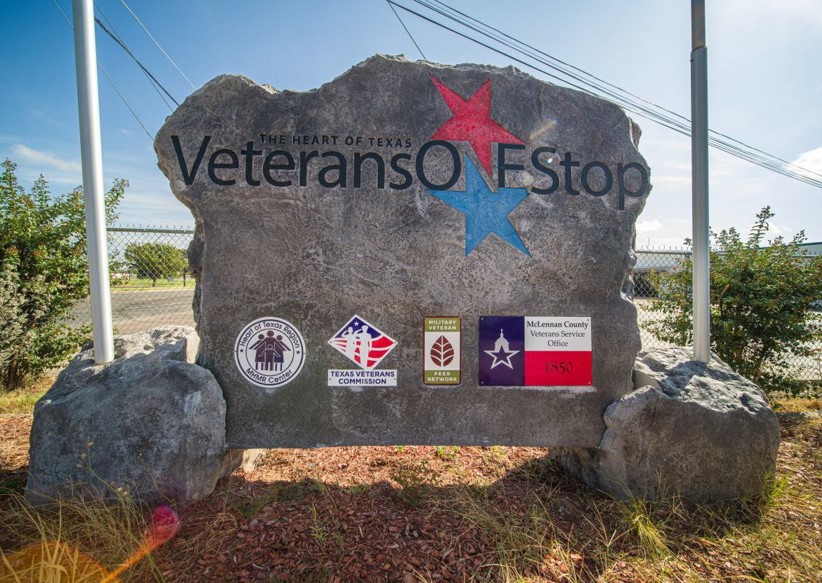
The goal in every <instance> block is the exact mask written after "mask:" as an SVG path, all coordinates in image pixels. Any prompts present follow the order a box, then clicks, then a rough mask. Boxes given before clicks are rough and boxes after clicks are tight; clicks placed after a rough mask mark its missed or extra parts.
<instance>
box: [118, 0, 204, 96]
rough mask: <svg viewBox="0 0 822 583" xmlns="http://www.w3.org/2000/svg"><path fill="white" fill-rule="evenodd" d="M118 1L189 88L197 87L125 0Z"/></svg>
mask: <svg viewBox="0 0 822 583" xmlns="http://www.w3.org/2000/svg"><path fill="white" fill-rule="evenodd" d="M120 3H122V5H123V6H125V7H126V10H128V11H129V13H130V14H131V15H132V16H133V17H134V20H136V21H137V24H139V25H140V27H141V28H142V29H143V30H144V31H145V33H146V34H147V35H148V38H150V39H151V41H152V42H153V43H154V44H155V45H156V46H157V48H158V49H160V52H161V53H163V54H164V55H165V57H166V59H168V61H169V62H170V63H171V64H172V65H174V68H175V69H177V72H178V73H180V75H182V76H183V79H185V80H186V81H187V82H188V84H189V85H190V86H191V88H192V89H197V88H196V87H195V86H194V83H192V82H191V80H190V79H189V78H188V77H186V74H185V73H183V70H182V69H180V67H178V66H177V63H175V62H174V59H172V58H171V57H170V56H169V54H168V53H167V52H166V51H165V49H163V47H161V46H160V43H159V42H157V39H156V38H154V36H153V35H152V34H151V33H150V32H149V31H148V28H146V25H145V24H143V21H142V20H140V19H139V18H138V17H137V15H136V14H134V11H133V10H132V9H131V7H130V6H129V5H128V4H126V0H120Z"/></svg>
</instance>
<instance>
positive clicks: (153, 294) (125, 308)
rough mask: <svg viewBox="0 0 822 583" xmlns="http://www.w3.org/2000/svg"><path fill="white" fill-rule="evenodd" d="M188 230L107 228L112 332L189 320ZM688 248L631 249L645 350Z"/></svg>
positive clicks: (804, 377) (811, 374)
mask: <svg viewBox="0 0 822 583" xmlns="http://www.w3.org/2000/svg"><path fill="white" fill-rule="evenodd" d="M193 235H194V231H193V230H190V229H169V228H138V227H114V228H109V230H108V245H109V258H110V259H109V261H110V263H109V271H110V273H111V280H112V287H111V308H112V317H113V320H114V330H115V333H116V334H131V333H134V332H145V331H147V330H150V329H152V328H154V327H156V326H160V325H163V324H177V325H185V326H193V325H194V317H193V313H192V308H191V303H192V300H193V297H194V280H193V279H192V277H191V274H190V273H189V272H188V270H187V267H188V262H187V260H186V249H187V248H188V244H189V243H190V242H191V238H192V236H193ZM688 254H689V251H687V250H684V249H638V250H637V252H636V256H637V261H636V265H635V266H634V273H633V275H634V294H633V295H634V298H633V299H634V303H635V304H636V306H637V319H638V321H639V329H640V335H641V337H642V346H643V349H645V350H648V349H653V348H658V347H663V346H666V343H664V342H662V341H661V340H659V339H657V338H656V337H654V336H653V335H652V334H651V333H650V332H649V331H648V329H647V324H648V323H649V322H651V321H652V320H654V318H658V317H659V314H658V313H656V312H652V311H650V310H649V307H650V305H651V302H653V301H654V298H655V297H656V290H655V289H654V287H653V285H652V283H651V279H650V274H651V273H653V272H657V273H666V272H670V271H672V270H674V269H677V268H678V267H679V266H680V265H681V264H682V261H683V260H684V259H685V258H686V257H687V256H688ZM817 307H818V306H817ZM810 317H812V318H814V319H815V322H816V324H817V325H818V326H820V327H822V312H820V311H816V312H811V313H810ZM89 323H91V307H90V305H89V300H88V299H86V300H84V301H82V302H80V303H79V304H78V305H77V306H76V308H75V310H74V312H73V314H72V324H73V325H75V326H82V325H84V324H89ZM812 348H813V355H812V356H807V357H799V356H797V357H794V358H793V359H792V360H791V371H790V376H791V377H792V378H794V379H796V380H799V381H819V380H820V379H822V344H819V343H818V344H816V345H814V346H812Z"/></svg>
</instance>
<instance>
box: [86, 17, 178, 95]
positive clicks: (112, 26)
mask: <svg viewBox="0 0 822 583" xmlns="http://www.w3.org/2000/svg"><path fill="white" fill-rule="evenodd" d="M94 9H95V10H96V11H97V12H99V13H100V16H102V17H103V20H105V21H106V25H108V27H109V29H110V30H111V32H112V33H114V35H116V36H117V38H118V39H120V40H121V41H122V37H121V36H120V33H119V32H117V29H115V28H114V25H113V24H112V23H111V21H110V20H109V19H108V17H107V16H106V15H105V13H104V12H103V9H102V8H100V6H99V5H98V4H97V2H94ZM142 73H143V76H144V77H145V78H146V79H148V84H149V85H151V88H152V89H153V90H154V92H155V93H156V94H157V96H158V97H159V98H160V100H161V101H162V102H163V103H164V104H165V106H166V107H167V108H168V110H169V111H174V108H173V107H171V104H170V103H169V102H168V99H166V96H165V95H163V93H162V91H160V89H159V88H158V87H157V85H155V84H154V82H153V81H152V80H151V77H149V76H148V74H147V73H146V72H145V71H142Z"/></svg>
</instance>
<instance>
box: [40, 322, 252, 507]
mask: <svg viewBox="0 0 822 583" xmlns="http://www.w3.org/2000/svg"><path fill="white" fill-rule="evenodd" d="M198 344H199V339H198V337H197V334H196V332H195V331H194V330H193V329H192V328H188V327H177V326H164V327H160V328H157V329H155V330H152V331H151V332H148V333H142V334H132V335H129V336H121V337H117V338H116V339H115V360H114V361H113V362H112V363H109V364H106V365H96V364H95V363H94V358H93V352H92V350H91V349H90V348H87V349H86V350H84V351H82V352H80V354H78V355H77V356H75V357H74V359H73V360H72V361H71V363H69V365H68V366H67V367H66V368H65V370H63V371H62V372H61V373H60V375H59V376H58V377H57V381H56V382H55V383H54V386H52V388H51V389H49V391H48V392H47V393H46V394H45V395H44V396H43V397H42V398H41V399H40V400H39V401H38V402H37V404H36V405H35V408H34V422H33V425H32V429H31V445H30V462H29V479H28V483H27V485H26V497H27V498H29V499H30V500H32V501H35V502H41V501H44V500H48V499H51V498H54V497H59V496H66V495H72V496H80V495H84V494H85V493H87V492H96V493H99V494H103V495H113V494H114V491H115V490H116V489H122V490H127V491H128V492H130V493H131V494H132V495H134V496H136V497H138V498H139V499H140V500H141V501H143V502H145V503H149V504H152V503H158V502H161V501H172V502H175V503H178V504H186V503H188V502H192V501H194V500H199V499H201V498H204V497H205V496H207V495H208V494H210V493H211V492H212V491H213V490H214V486H215V484H216V482H217V480H218V479H219V478H220V477H222V476H224V475H226V474H227V473H229V472H231V471H233V470H234V469H235V468H236V467H237V466H238V465H239V463H240V461H241V459H242V452H241V451H240V450H233V451H232V450H228V449H227V447H226V442H225V400H224V399H223V395H222V391H221V390H220V387H219V385H218V384H217V381H216V380H215V379H214V377H213V375H212V374H211V373H210V372H209V371H208V370H206V369H204V368H202V367H199V366H197V365H195V364H193V361H194V359H195V357H196V354H197V346H198Z"/></svg>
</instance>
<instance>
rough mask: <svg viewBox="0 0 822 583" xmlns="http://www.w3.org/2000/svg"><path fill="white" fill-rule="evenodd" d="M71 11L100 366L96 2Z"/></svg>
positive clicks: (108, 333) (102, 228) (104, 261)
mask: <svg viewBox="0 0 822 583" xmlns="http://www.w3.org/2000/svg"><path fill="white" fill-rule="evenodd" d="M72 11H73V16H74V58H75V61H76V66H77V101H78V106H79V112H80V149H81V152H82V160H83V193H84V196H85V207H86V238H87V240H88V270H89V283H90V287H91V323H92V326H93V329H94V332H93V338H94V362H96V363H98V364H102V363H105V362H111V361H112V360H114V338H113V334H112V325H111V290H110V289H109V275H108V249H107V245H106V212H105V200H104V198H103V147H102V140H101V139H100V99H99V93H98V88H97V44H96V42H95V39H94V3H93V0H73V1H72Z"/></svg>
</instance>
